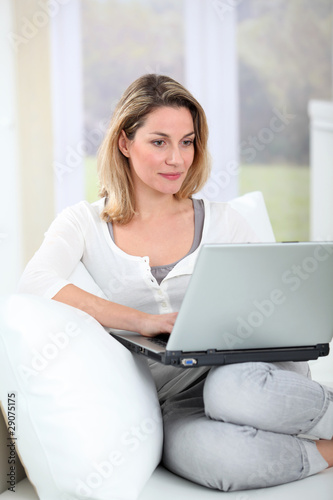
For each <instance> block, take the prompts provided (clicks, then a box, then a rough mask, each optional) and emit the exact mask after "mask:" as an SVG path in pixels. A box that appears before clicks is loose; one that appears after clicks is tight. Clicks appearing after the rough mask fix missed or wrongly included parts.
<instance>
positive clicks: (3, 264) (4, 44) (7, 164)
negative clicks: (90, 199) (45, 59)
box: [0, 0, 22, 296]
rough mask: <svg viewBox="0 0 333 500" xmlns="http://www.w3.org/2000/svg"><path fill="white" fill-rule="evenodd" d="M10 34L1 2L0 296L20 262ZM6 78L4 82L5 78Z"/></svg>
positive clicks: (8, 7)
mask: <svg viewBox="0 0 333 500" xmlns="http://www.w3.org/2000/svg"><path fill="white" fill-rule="evenodd" d="M10 31H13V3H12V2H11V0H3V1H2V5H1V16H0V40H1V43H0V67H1V73H2V78H1V88H0V89H1V92H0V109H1V122H0V130H1V133H0V150H1V163H0V296H3V295H5V294H6V293H8V292H10V291H12V290H13V289H14V288H15V283H16V282H17V279H18V276H19V272H20V268H21V260H22V251H21V250H22V249H21V231H20V229H21V219H20V212H21V197H20V189H19V164H18V153H17V152H18V122H17V107H16V65H15V58H14V55H13V50H12V47H11V45H10V43H9V41H8V38H7V34H8V33H9V32H10ZM4 75H6V78H4Z"/></svg>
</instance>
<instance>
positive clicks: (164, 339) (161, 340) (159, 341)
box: [149, 333, 170, 347]
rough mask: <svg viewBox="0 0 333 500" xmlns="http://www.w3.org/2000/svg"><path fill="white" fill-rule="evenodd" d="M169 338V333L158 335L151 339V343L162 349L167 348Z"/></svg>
mask: <svg viewBox="0 0 333 500" xmlns="http://www.w3.org/2000/svg"><path fill="white" fill-rule="evenodd" d="M169 337H170V335H169V334H168V333H160V334H159V335H156V337H151V338H150V339H149V341H150V342H152V343H153V344H156V345H159V346H161V347H166V345H167V343H168V340H169Z"/></svg>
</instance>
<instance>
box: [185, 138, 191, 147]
mask: <svg viewBox="0 0 333 500" xmlns="http://www.w3.org/2000/svg"><path fill="white" fill-rule="evenodd" d="M183 144H184V146H191V145H192V144H193V141H191V140H190V139H188V140H187V141H183Z"/></svg>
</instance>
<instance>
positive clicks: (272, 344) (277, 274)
mask: <svg viewBox="0 0 333 500" xmlns="http://www.w3.org/2000/svg"><path fill="white" fill-rule="evenodd" d="M111 333H112V332H111ZM112 335H113V336H114V337H115V338H116V339H117V340H119V341H120V342H121V343H122V344H124V345H125V346H126V347H127V348H129V349H131V350H132V351H134V352H136V353H140V354H142V355H145V356H148V357H150V358H152V359H154V360H157V361H159V362H161V363H164V364H169V365H174V366H180V367H184V368H189V367H191V368H193V367H198V366H205V365H206V366H207V365H222V364H227V363H240V362H246V361H266V362H276V361H305V360H313V359H317V358H318V357H319V356H326V355H327V354H328V353H329V342H330V341H331V340H332V337H333V242H290V243H288V242H287V243H258V244H257V243H246V244H222V245H220V244H218V245H217V244H212V245H203V246H202V247H201V249H200V251H199V255H198V258H197V261H196V265H195V268H194V272H193V274H192V276H191V278H190V282H189V285H188V288H187V290H186V293H185V296H184V299H183V302H182V305H181V308H180V311H179V314H178V316H177V319H176V322H175V325H174V328H173V330H172V333H171V335H170V336H169V335H162V336H161V335H158V336H157V337H154V338H148V337H143V336H142V335H139V334H137V333H135V332H124V331H122V332H121V333H112Z"/></svg>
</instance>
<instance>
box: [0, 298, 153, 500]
mask: <svg viewBox="0 0 333 500" xmlns="http://www.w3.org/2000/svg"><path fill="white" fill-rule="evenodd" d="M0 380H1V385H0V399H1V401H2V406H3V411H4V413H5V415H7V414H8V412H7V408H8V394H12V393H15V397H10V399H11V400H15V411H13V412H12V413H11V414H10V418H9V420H12V419H13V418H15V425H16V427H15V429H14V428H13V430H14V431H15V436H14V437H16V438H17V441H16V446H17V448H18V451H19V453H20V456H21V458H22V461H23V464H24V466H25V468H26V471H27V474H28V476H29V478H30V480H31V482H32V483H33V484H34V485H35V487H36V490H37V493H38V495H39V497H40V498H41V499H42V500H60V499H61V500H70V499H73V500H74V499H77V498H94V499H105V500H110V499H112V500H116V499H124V500H125V499H126V500H130V499H135V498H137V497H138V495H139V493H140V491H141V490H142V488H143V486H144V485H145V483H146V481H147V480H148V478H149V477H150V475H151V474H152V472H153V470H154V469H155V467H156V466H157V464H158V463H159V461H160V457H161V450H162V422H161V415H160V408H159V405H158V399H157V395H156V390H155V385H154V382H153V380H152V377H151V375H150V372H149V370H148V368H147V365H146V363H145V361H144V360H142V359H138V358H137V357H136V356H133V355H132V354H131V353H130V352H129V351H127V350H126V349H125V348H124V347H123V346H121V345H120V344H119V343H118V342H117V341H116V340H114V339H113V338H112V337H111V336H110V335H109V334H108V333H107V332H106V331H105V330H104V328H103V327H102V326H101V325H100V324H99V323H98V322H97V321H95V320H94V319H93V318H91V317H90V316H88V315H87V314H85V313H83V312H81V311H79V310H78V309H75V308H73V307H70V306H67V305H65V304H61V303H58V302H56V301H53V300H48V299H45V298H40V297H35V296H31V295H13V296H10V297H9V298H7V299H6V300H3V301H2V302H1V303H0ZM10 403H11V401H10ZM12 414H15V416H14V417H13V416H12Z"/></svg>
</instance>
